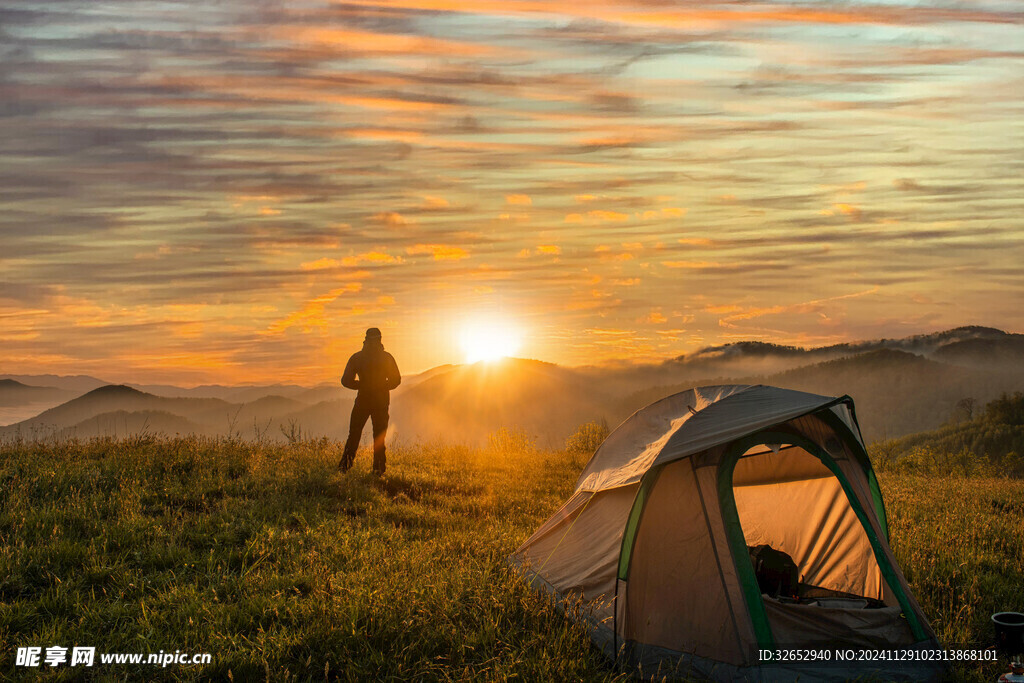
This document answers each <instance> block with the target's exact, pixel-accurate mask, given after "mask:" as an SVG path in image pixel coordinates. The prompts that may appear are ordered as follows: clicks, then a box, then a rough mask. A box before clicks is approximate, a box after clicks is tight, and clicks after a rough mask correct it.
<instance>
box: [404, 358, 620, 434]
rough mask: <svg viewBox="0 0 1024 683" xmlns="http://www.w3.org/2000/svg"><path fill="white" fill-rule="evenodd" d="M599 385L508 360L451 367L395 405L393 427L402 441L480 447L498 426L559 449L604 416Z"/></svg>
mask: <svg viewBox="0 0 1024 683" xmlns="http://www.w3.org/2000/svg"><path fill="white" fill-rule="evenodd" d="M607 399H608V396H607V395H606V394H605V393H604V391H603V388H602V387H601V385H600V384H599V383H596V382H594V381H593V380H591V379H590V378H588V377H586V376H585V375H582V374H580V373H577V372H575V371H573V370H570V369H566V368H563V367H559V366H557V365H554V364H552V363H544V362H541V361H535V360H523V359H518V358H507V359H504V360H502V361H497V362H489V363H486V362H481V363H475V364H473V365H463V366H455V367H453V368H451V369H448V370H446V371H444V372H439V373H437V374H435V375H434V376H432V377H430V378H428V379H425V380H423V381H422V382H420V383H419V384H417V385H416V386H414V387H412V388H410V389H409V390H408V391H406V392H405V393H404V394H402V396H401V397H400V398H398V399H396V400H395V409H394V411H393V414H394V418H393V419H394V423H395V426H396V431H397V432H398V434H400V435H402V438H405V439H413V440H415V439H423V438H434V437H442V438H447V439H449V440H452V441H467V442H479V441H482V440H483V439H485V438H486V437H487V435H488V434H490V433H492V432H495V431H497V430H498V429H500V428H501V427H509V428H513V427H519V428H521V429H523V430H525V431H526V432H527V433H528V434H530V435H532V436H534V437H540V441H541V442H543V443H546V444H547V445H552V446H554V445H559V446H560V445H561V444H562V443H563V442H564V440H565V438H566V437H567V436H568V435H569V434H571V433H572V431H573V430H574V429H575V427H576V426H578V425H579V424H580V423H582V422H587V421H590V420H594V419H598V418H600V417H602V416H604V415H605V414H606V411H607Z"/></svg>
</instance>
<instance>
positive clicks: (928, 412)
mask: <svg viewBox="0 0 1024 683" xmlns="http://www.w3.org/2000/svg"><path fill="white" fill-rule="evenodd" d="M754 380H756V381H758V382H760V383H762V384H772V385H774V386H779V387H784V388H787V389H797V390H800V391H808V392H811V393H816V394H825V395H842V394H848V395H850V396H851V397H852V398H853V400H854V403H855V404H856V406H857V417H858V420H859V422H860V425H861V429H862V431H863V432H864V438H865V439H867V440H869V441H870V440H873V439H879V438H886V437H892V436H897V435H901V434H907V433H910V432H917V431H922V430H925V429H934V428H935V427H937V426H939V425H940V424H942V423H943V422H945V421H946V420H948V419H949V417H950V415H951V414H952V412H953V409H954V408H955V406H956V404H957V402H958V401H959V400H961V399H963V398H965V397H968V396H974V397H977V398H979V399H980V398H981V397H982V396H984V398H985V399H987V398H991V397H993V396H995V395H998V393H999V391H1000V390H1004V389H1001V388H1000V387H999V384H1000V382H999V381H998V380H999V378H998V377H995V376H992V375H991V374H990V373H988V372H979V371H974V370H970V369H967V368H961V367H957V366H952V365H948V364H945V363H939V362H937V361H933V360H929V359H927V358H923V357H921V356H918V355H915V354H912V353H909V352H907V351H898V350H895V349H877V350H874V351H869V352H867V353H862V354H859V355H855V356H849V357H846V358H840V359H837V360H832V361H826V362H824V363H817V364H814V365H809V366H805V367H802V368H797V369H794V370H788V371H786V372H783V373H779V374H776V375H770V376H767V377H762V378H753V379H752V380H751V381H754Z"/></svg>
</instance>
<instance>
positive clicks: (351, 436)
mask: <svg viewBox="0 0 1024 683" xmlns="http://www.w3.org/2000/svg"><path fill="white" fill-rule="evenodd" d="M367 419H369V420H370V421H371V422H372V424H373V471H374V472H375V473H377V474H384V469H385V466H386V464H387V463H386V458H385V456H384V437H385V436H386V434H387V431H388V405H387V404H386V403H385V404H383V405H381V404H377V405H374V404H373V403H370V402H364V401H360V400H359V399H356V403H355V405H354V406H352V419H351V420H350V421H349V425H348V440H347V441H346V442H345V450H344V451H343V452H342V455H341V469H342V470H344V471H347V470H348V469H349V468H350V467H352V463H353V462H354V461H355V459H356V449H358V448H359V437H360V436H362V433H363V427H365V426H366V420H367Z"/></svg>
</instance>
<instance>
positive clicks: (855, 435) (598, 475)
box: [511, 385, 938, 681]
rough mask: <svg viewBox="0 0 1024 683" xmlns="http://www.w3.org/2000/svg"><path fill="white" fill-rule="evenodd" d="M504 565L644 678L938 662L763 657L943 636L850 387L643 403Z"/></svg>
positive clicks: (731, 389) (922, 644)
mask: <svg viewBox="0 0 1024 683" xmlns="http://www.w3.org/2000/svg"><path fill="white" fill-rule="evenodd" d="M764 545H767V546H770V548H771V550H770V551H769V552H770V553H771V554H773V555H775V556H776V557H784V558H785V559H786V560H787V561H788V562H789V563H791V564H788V565H786V566H784V567H782V568H781V569H780V568H779V567H778V566H776V567H774V570H775V574H772V573H771V570H772V568H771V567H769V568H767V569H766V568H765V567H764V566H761V565H760V563H759V562H758V560H757V559H756V557H757V554H756V552H755V549H756V548H757V547H758V546H764ZM783 553H784V554H785V555H783ZM786 556H788V557H786ZM752 558H753V559H752ZM511 562H512V563H513V565H515V566H516V567H518V568H519V569H520V571H522V572H523V573H524V574H525V575H526V576H528V577H529V578H530V579H531V580H532V581H533V582H534V584H535V585H537V586H540V587H542V588H544V589H545V590H547V591H549V592H550V593H551V594H553V595H554V596H555V597H556V598H558V599H560V600H562V601H563V602H562V604H563V605H568V604H570V603H571V604H575V605H578V607H579V609H573V610H571V612H572V613H574V614H577V615H579V618H580V619H583V620H584V621H585V623H586V625H587V627H588V629H589V632H590V635H591V638H592V639H593V641H594V642H595V644H596V645H598V646H599V647H600V648H601V649H602V650H603V651H604V652H605V653H606V654H607V655H608V656H610V657H613V658H615V659H616V660H617V661H618V662H620V663H621V662H625V663H626V665H627V666H630V667H637V668H638V669H639V672H640V673H641V674H642V675H644V676H657V677H658V678H661V677H662V676H669V677H672V676H679V677H690V678H705V679H712V680H722V681H732V680H750V681H774V680H790V679H794V678H798V677H799V678H800V680H832V679H838V680H843V679H846V678H849V677H852V676H863V675H872V676H879V677H882V678H885V679H889V680H907V679H909V680H918V679H924V678H930V677H932V676H934V675H935V673H936V669H935V667H934V665H932V664H930V663H928V662H907V661H876V662H871V663H870V664H871V668H864V662H859V663H853V664H849V665H846V664H842V663H837V662H835V661H831V662H827V663H823V664H820V665H819V664H810V663H807V662H790V661H781V662H780V661H762V660H763V659H764V658H763V657H762V656H761V654H760V652H761V651H763V650H773V649H781V648H814V647H817V648H830V649H834V648H850V649H856V648H861V649H871V648H906V649H923V648H927V647H936V646H937V645H938V643H937V641H936V639H935V633H934V632H933V631H932V629H931V627H930V626H929V624H928V621H927V620H926V618H925V616H924V614H923V613H922V612H921V608H920V606H919V605H918V603H917V601H916V600H915V598H914V596H913V595H912V594H911V591H910V589H909V587H908V586H907V582H906V579H905V578H904V577H903V572H902V571H901V570H900V568H899V566H898V565H897V563H896V559H895V558H894V557H893V553H892V550H891V549H890V548H889V543H888V528H887V524H886V517H885V508H884V507H883V504H882V496H881V493H880V491H879V488H878V482H877V480H876V479H875V473H874V471H873V470H872V469H871V463H870V462H869V461H868V457H867V452H866V451H865V449H864V443H863V439H862V437H861V435H860V428H859V427H858V425H857V419H856V416H855V414H854V410H853V401H852V399H850V397H848V396H844V397H842V398H831V397H826V396H817V395H814V394H808V393H803V392H799V391H790V390H786V389H778V388H775V387H768V386H762V385H757V386H746V385H732V386H712V387H702V388H697V389H691V390H689V391H684V392H681V393H678V394H675V395H673V396H669V397H667V398H664V399H662V400H660V401H657V402H655V403H652V404H651V405H649V406H647V407H646V408H643V409H642V410H639V411H638V412H636V413H634V414H633V415H632V416H631V417H630V418H629V419H627V420H626V421H625V422H623V423H622V424H621V425H620V426H619V427H618V428H616V429H615V431H613V432H612V433H611V434H610V435H609V436H608V438H607V439H605V441H604V443H602V444H601V446H600V447H599V448H598V449H597V451H596V452H595V453H594V455H593V457H592V458H591V459H590V462H589V463H588V464H587V466H586V468H585V469H584V470H583V473H582V474H581V475H580V478H579V481H578V482H577V484H576V490H575V492H574V493H573V495H572V496H571V497H570V498H569V500H568V501H567V502H566V503H565V504H564V505H563V506H562V507H561V508H560V509H559V510H558V511H557V512H556V513H555V514H554V515H553V516H552V517H551V518H550V519H548V520H547V522H545V523H544V524H543V525H542V526H541V527H540V528H539V529H538V530H537V531H536V533H534V534H533V535H532V536H531V537H530V538H529V539H528V540H527V541H526V542H525V543H524V544H523V545H522V547H520V548H519V549H518V550H517V551H516V553H515V554H514V555H513V556H512V558H511ZM755 564H758V566H757V567H756V568H755ZM792 564H795V565H796V566H795V568H793V569H792V570H791V576H794V577H796V578H795V580H794V581H792V582H790V583H789V585H787V582H786V581H785V580H784V579H785V576H784V574H785V572H786V569H787V567H791V566H792ZM780 577H781V578H780ZM766 579H767V580H766ZM776 579H778V580H777V581H776ZM773 583H774V586H775V588H774V589H773V588H772V587H771V585H772V584H773ZM766 584H767V586H766ZM779 589H783V590H781V591H780V590H779Z"/></svg>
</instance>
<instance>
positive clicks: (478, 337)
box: [459, 320, 522, 363]
mask: <svg viewBox="0 0 1024 683" xmlns="http://www.w3.org/2000/svg"><path fill="white" fill-rule="evenodd" d="M521 343H522V333H521V332H520V330H518V329H516V327H515V326H513V325H511V324H509V323H508V322H506V321H499V320H474V321H472V322H468V323H466V324H465V325H463V327H462V330H461V331H460V333H459V345H460V346H461V347H462V352H463V353H464V354H465V357H466V362H467V363H476V362H477V361H482V360H497V359H499V358H504V357H506V356H511V355H512V354H514V353H515V352H516V351H518V350H519V345H520V344H521Z"/></svg>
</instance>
